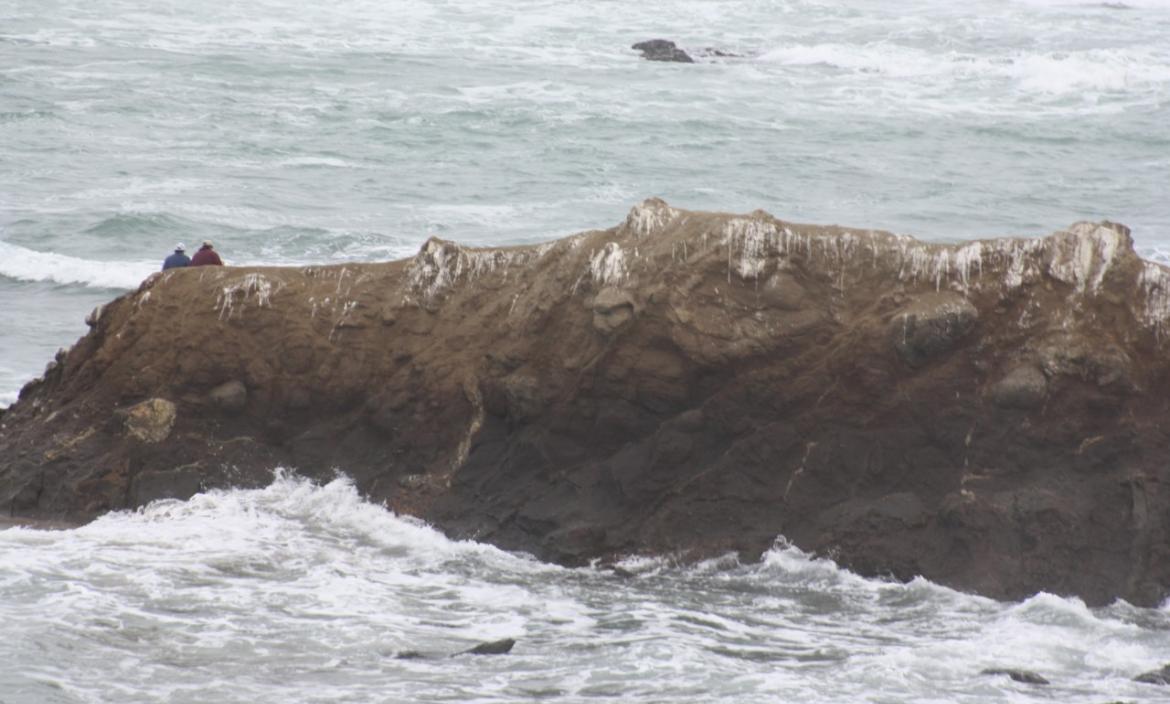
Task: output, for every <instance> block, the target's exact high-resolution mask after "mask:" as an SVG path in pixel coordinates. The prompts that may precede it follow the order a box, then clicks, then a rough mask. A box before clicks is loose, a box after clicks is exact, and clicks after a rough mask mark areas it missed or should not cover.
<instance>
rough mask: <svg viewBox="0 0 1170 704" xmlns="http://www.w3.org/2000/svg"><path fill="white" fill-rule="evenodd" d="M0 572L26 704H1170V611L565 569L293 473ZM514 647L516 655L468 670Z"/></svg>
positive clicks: (167, 508) (785, 551)
mask: <svg viewBox="0 0 1170 704" xmlns="http://www.w3.org/2000/svg"><path fill="white" fill-rule="evenodd" d="M0 564H2V565H3V566H4V567H3V569H2V570H0V624H3V626H0V628H2V629H3V634H4V637H3V638H0V701H3V702H5V704H24V703H26V702H27V703H30V704H32V703H36V704H49V703H55V702H70V703H72V702H111V701H117V702H169V703H176V704H178V703H181V702H249V703H253V702H255V703H260V702H265V703H266V702H272V703H274V704H284V703H285V702H290V701H291V702H441V701H443V702H452V701H454V702H522V701H554V702H591V701H623V702H729V703H731V702H735V703H738V702H793V701H800V702H810V703H812V702H988V701H1002V702H1026V701H1049V702H1062V703H1065V702H1093V703H1095V704H1102V703H1103V702H1106V701H1114V700H1119V699H1120V700H1124V701H1146V702H1154V701H1163V702H1164V701H1165V696H1166V692H1165V691H1164V690H1165V687H1158V686H1155V685H1147V684H1141V683H1137V682H1133V681H1131V678H1132V677H1133V676H1134V675H1136V674H1138V672H1140V671H1141V670H1140V668H1142V667H1143V666H1145V667H1149V666H1152V665H1154V664H1159V665H1160V663H1161V662H1162V661H1163V660H1166V659H1168V654H1170V609H1160V610H1158V609H1136V608H1133V607H1131V606H1128V605H1126V604H1123V603H1118V604H1115V605H1113V606H1110V607H1108V608H1104V609H1088V608H1086V607H1085V606H1084V605H1083V604H1081V603H1080V602H1077V601H1075V600H1069V599H1061V598H1058V597H1054V596H1050V595H1046V594H1041V595H1038V596H1036V597H1033V598H1031V599H1029V600H1027V601H1024V602H1022V603H999V602H996V601H992V600H990V599H983V598H980V597H975V596H969V595H966V594H960V593H958V592H954V591H951V590H948V589H945V588H942V587H939V586H936V585H933V584H931V583H929V582H927V581H925V580H915V581H913V582H910V583H909V584H896V583H884V582H879V581H874V580H866V579H862V578H860V577H857V576H855V575H852V574H850V573H848V572H846V571H843V570H840V569H838V568H837V567H835V566H834V565H833V564H832V563H831V562H828V561H825V560H817V559H811V558H810V557H808V556H807V555H804V554H802V553H801V552H800V551H798V550H796V549H794V548H791V547H785V546H783V545H778V546H777V547H776V548H774V549H773V550H771V551H770V552H768V553H767V554H766V555H765V556H764V559H763V560H762V561H761V562H759V563H757V564H751V565H741V564H738V563H736V562H735V561H734V560H733V559H730V558H728V559H725V560H714V561H711V562H707V563H703V564H699V565H694V566H689V567H680V566H673V565H671V564H669V562H667V561H665V560H658V561H653V560H640V561H636V560H632V561H630V562H627V563H626V565H625V567H626V568H627V569H628V570H629V571H630V572H632V573H633V576H630V577H619V576H616V575H614V574H613V573H610V572H607V571H602V570H595V569H564V568H560V567H556V566H553V565H547V564H542V563H540V562H536V561H534V560H532V559H529V558H526V557H523V556H517V555H512V554H508V553H505V552H501V551H499V550H497V549H495V548H492V547H489V546H485V545H480V544H477V543H472V542H452V541H450V540H447V539H445V538H443V537H442V536H441V535H440V534H438V533H436V532H435V531H433V530H431V529H430V528H427V527H425V526H422V525H419V524H417V523H415V522H412V521H408V520H404V519H402V518H397V517H395V516H393V515H392V514H390V513H388V512H386V511H384V510H383V509H381V508H379V507H377V506H372V505H370V504H367V503H363V502H362V500H361V499H360V498H359V497H358V495H357V493H356V492H355V491H354V489H353V487H352V485H351V484H349V483H348V482H347V481H346V480H344V479H337V480H335V481H333V482H331V483H329V484H327V485H325V486H313V485H311V484H309V483H308V482H307V481H304V480H298V479H295V478H292V477H289V476H285V475H283V474H278V475H277V476H276V478H275V480H274V482H273V484H272V485H271V486H269V487H267V488H265V489H258V490H249V491H233V492H222V493H211V494H204V495H200V496H196V497H194V498H192V499H191V500H190V501H188V502H186V503H179V502H174V501H168V502H161V503H156V504H154V505H152V506H149V507H147V508H146V509H144V510H142V511H139V512H137V513H121V514H113V515H108V516H106V517H104V518H101V519H99V520H97V521H96V522H94V523H92V524H90V525H87V526H85V527H82V528H77V529H74V530H68V531H35V530H26V529H9V530H7V531H0ZM502 638H513V639H515V640H516V645H515V647H514V648H513V650H512V652H511V653H510V654H508V655H500V656H476V655H454V654H455V653H458V652H460V651H464V650H467V649H469V648H471V647H473V646H474V645H476V644H478V643H480V642H484V641H492V640H498V639H502ZM406 651H417V652H419V653H420V654H423V655H425V656H427V657H423V658H419V659H400V658H398V657H396V656H397V655H399V654H401V653H403V652H406ZM993 667H1017V668H1025V669H1029V670H1033V671H1035V672H1037V673H1039V674H1041V675H1042V676H1044V677H1046V678H1047V679H1049V680H1050V681H1051V684H1050V685H1048V686H1037V685H1027V684H1020V683H1016V682H1013V681H1012V680H1010V679H1008V678H1007V677H1002V676H988V675H981V674H979V673H980V671H981V670H982V669H984V668H993Z"/></svg>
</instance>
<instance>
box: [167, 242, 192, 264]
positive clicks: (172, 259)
mask: <svg viewBox="0 0 1170 704" xmlns="http://www.w3.org/2000/svg"><path fill="white" fill-rule="evenodd" d="M183 249H184V248H183V243H182V242H180V243H178V244H177V245H175V253H174V254H172V255H171V256H169V257H167V258H166V259H164V260H163V271H166V270H167V269H174V268H177V267H183V266H187V265H189V264H190V263H191V258H190V257H188V256H187V255H186V254H184V251H183Z"/></svg>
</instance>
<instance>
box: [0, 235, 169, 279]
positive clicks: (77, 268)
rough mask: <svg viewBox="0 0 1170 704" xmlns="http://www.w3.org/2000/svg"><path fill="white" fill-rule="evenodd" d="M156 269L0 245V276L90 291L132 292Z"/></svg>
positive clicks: (143, 264)
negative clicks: (74, 286) (77, 287)
mask: <svg viewBox="0 0 1170 704" xmlns="http://www.w3.org/2000/svg"><path fill="white" fill-rule="evenodd" d="M158 268H159V263H158V262H153V261H152V262H144V261H101V260H94V259H82V258H80V257H72V256H69V255H67V254H54V253H52V252H38V251H36V250H32V249H26V248H24V247H20V246H18V245H14V244H11V243H8V242H3V241H0V276H5V277H8V278H10V279H15V280H17V281H47V282H52V283H58V284H77V285H81V286H88V287H91V288H108V289H122V290H126V289H133V288H137V287H138V285H139V284H141V283H142V280H143V279H145V278H146V277H147V276H149V275H150V274H151V273H153V272H155V271H157V270H158Z"/></svg>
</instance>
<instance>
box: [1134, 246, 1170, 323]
mask: <svg viewBox="0 0 1170 704" xmlns="http://www.w3.org/2000/svg"><path fill="white" fill-rule="evenodd" d="M1137 284H1138V291H1140V292H1141V294H1142V306H1141V308H1140V309H1139V310H1138V315H1139V316H1140V317H1141V319H1142V322H1144V323H1145V324H1146V325H1149V326H1150V327H1152V328H1153V329H1154V334H1155V335H1156V336H1157V337H1158V339H1159V340H1161V339H1162V337H1163V335H1164V334H1165V329H1164V328H1165V325H1166V322H1167V320H1170V272H1167V271H1166V268H1165V267H1162V266H1159V265H1158V264H1154V263H1153V262H1142V270H1141V273H1140V274H1138V281H1137Z"/></svg>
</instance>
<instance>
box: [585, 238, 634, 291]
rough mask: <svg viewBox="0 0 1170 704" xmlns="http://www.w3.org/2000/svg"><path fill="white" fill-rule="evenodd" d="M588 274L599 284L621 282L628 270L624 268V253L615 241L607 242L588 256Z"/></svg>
mask: <svg viewBox="0 0 1170 704" xmlns="http://www.w3.org/2000/svg"><path fill="white" fill-rule="evenodd" d="M589 275H590V276H591V277H592V278H593V282H594V283H596V284H598V285H600V286H613V285H620V284H622V283H623V282H624V281H625V280H626V278H627V276H628V275H629V271H628V270H627V268H626V253H625V252H624V251H622V248H621V246H620V245H619V244H618V243H617V242H609V243H607V244H606V245H605V247H603V248H602V249H601V251H598V252H594V253H593V256H592V257H590V258H589Z"/></svg>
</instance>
